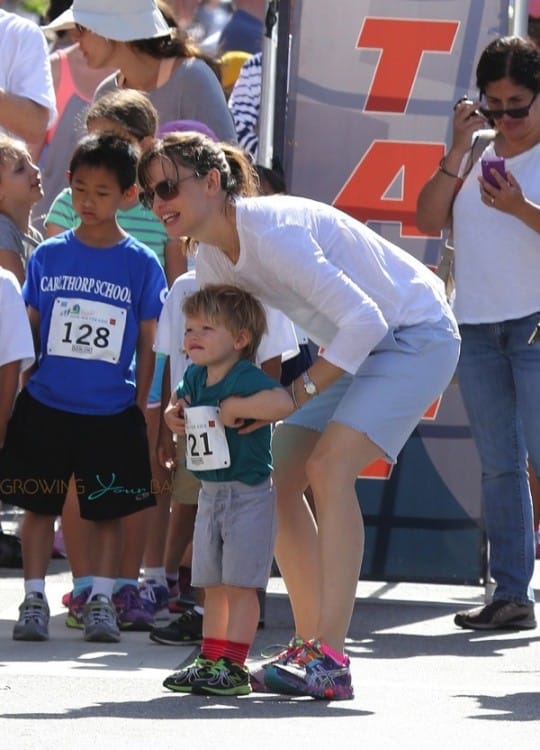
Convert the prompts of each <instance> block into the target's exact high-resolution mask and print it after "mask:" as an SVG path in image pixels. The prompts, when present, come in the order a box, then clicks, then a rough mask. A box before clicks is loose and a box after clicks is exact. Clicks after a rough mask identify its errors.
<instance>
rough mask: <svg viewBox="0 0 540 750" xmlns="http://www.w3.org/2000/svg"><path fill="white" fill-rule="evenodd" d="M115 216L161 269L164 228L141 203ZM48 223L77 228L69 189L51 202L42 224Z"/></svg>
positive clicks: (164, 236)
mask: <svg viewBox="0 0 540 750" xmlns="http://www.w3.org/2000/svg"><path fill="white" fill-rule="evenodd" d="M116 216H117V219H118V223H119V224H120V226H121V227H122V229H123V230H124V232H127V233H128V234H130V235H131V236H132V237H135V239H136V240H139V242H143V243H144V244H145V245H146V246H147V247H149V248H150V249H151V250H153V251H154V252H155V254H156V255H157V257H158V260H159V262H160V263H161V266H162V268H163V267H164V265H165V245H166V243H167V239H168V237H167V232H166V231H165V227H164V226H163V224H162V223H161V222H160V221H159V219H157V218H156V217H155V216H154V214H153V213H152V211H149V210H148V209H147V208H145V207H144V206H143V205H142V203H137V204H136V205H135V206H132V208H128V209H127V210H126V211H124V210H122V209H119V210H118V212H117V214H116ZM49 223H51V224H56V225H57V226H59V227H62V229H74V228H75V227H77V226H79V223H80V220H79V217H78V216H77V214H76V213H75V211H74V210H73V202H72V200H71V188H64V190H62V192H61V193H58V195H57V196H56V198H55V199H54V201H53V202H52V205H51V207H50V209H49V212H48V214H47V217H46V219H45V222H44V224H45V226H47V224H49Z"/></svg>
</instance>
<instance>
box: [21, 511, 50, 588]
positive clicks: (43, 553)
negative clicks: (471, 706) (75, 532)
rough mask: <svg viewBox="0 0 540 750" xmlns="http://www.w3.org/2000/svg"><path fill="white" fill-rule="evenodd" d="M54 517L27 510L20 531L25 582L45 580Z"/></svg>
mask: <svg viewBox="0 0 540 750" xmlns="http://www.w3.org/2000/svg"><path fill="white" fill-rule="evenodd" d="M54 519H55V516H44V515H40V514H38V513H32V512H31V511H29V510H27V511H25V514H24V520H23V525H22V530H21V542H22V555H23V571H24V578H25V580H30V579H38V578H39V579H41V578H45V574H46V573H47V567H48V565H49V560H50V559H51V550H52V546H53V540H54Z"/></svg>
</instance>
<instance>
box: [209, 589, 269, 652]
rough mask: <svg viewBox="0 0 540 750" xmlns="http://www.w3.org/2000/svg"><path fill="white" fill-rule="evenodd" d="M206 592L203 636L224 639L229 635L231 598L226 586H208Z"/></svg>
mask: <svg viewBox="0 0 540 750" xmlns="http://www.w3.org/2000/svg"><path fill="white" fill-rule="evenodd" d="M204 592H205V607H204V619H203V638H215V639H219V640H222V641H224V640H226V638H227V637H228V635H227V631H228V624H229V600H228V597H227V591H226V587H225V586H208V587H207V588H205V589H204ZM255 627H256V626H255Z"/></svg>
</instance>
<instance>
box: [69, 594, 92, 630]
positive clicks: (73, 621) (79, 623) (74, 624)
mask: <svg viewBox="0 0 540 750" xmlns="http://www.w3.org/2000/svg"><path fill="white" fill-rule="evenodd" d="M91 591H92V588H91V587H90V586H87V587H86V588H85V589H83V590H82V591H81V593H80V594H79V595H78V596H73V592H71V593H70V596H69V600H68V605H67V608H68V613H67V616H66V627H68V628H78V629H79V630H83V628H84V622H83V611H84V607H85V604H86V603H87V601H88V597H89V596H90V592H91Z"/></svg>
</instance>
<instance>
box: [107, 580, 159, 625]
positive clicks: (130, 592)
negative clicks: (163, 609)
mask: <svg viewBox="0 0 540 750" xmlns="http://www.w3.org/2000/svg"><path fill="white" fill-rule="evenodd" d="M112 601H113V605H114V607H115V609H116V616H117V618H118V627H119V628H120V630H137V631H141V630H152V627H153V625H154V618H153V617H152V615H151V614H150V612H148V610H147V609H146V608H145V606H144V603H143V601H142V599H141V595H140V593H139V589H138V588H137V586H134V585H133V584H130V583H126V584H125V585H124V586H122V587H121V588H119V589H118V591H115V593H114V594H113V598H112Z"/></svg>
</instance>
